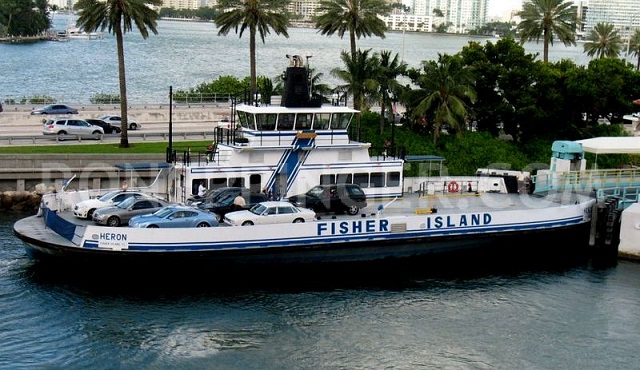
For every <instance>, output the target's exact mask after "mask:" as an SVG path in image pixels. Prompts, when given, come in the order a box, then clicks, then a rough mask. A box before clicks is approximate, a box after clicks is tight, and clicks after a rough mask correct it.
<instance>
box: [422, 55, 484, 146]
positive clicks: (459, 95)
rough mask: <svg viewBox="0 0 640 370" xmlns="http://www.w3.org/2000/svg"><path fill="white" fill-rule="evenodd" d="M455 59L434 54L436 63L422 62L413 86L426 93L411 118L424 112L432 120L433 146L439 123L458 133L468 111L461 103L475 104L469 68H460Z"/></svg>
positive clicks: (436, 138) (439, 127) (440, 126)
mask: <svg viewBox="0 0 640 370" xmlns="http://www.w3.org/2000/svg"><path fill="white" fill-rule="evenodd" d="M454 58H455V57H452V56H448V55H444V56H443V55H442V54H438V61H437V62H435V61H432V60H431V61H423V62H422V65H423V69H424V73H422V74H421V75H420V76H418V78H417V81H416V82H417V83H418V85H419V86H420V87H422V88H423V89H424V91H425V92H426V96H424V97H423V98H421V99H420V102H419V103H418V105H417V106H416V108H415V109H414V112H413V117H414V118H419V117H421V116H423V115H425V114H427V113H429V114H430V115H431V116H433V117H434V125H433V144H434V145H435V144H436V142H437V140H438V136H439V135H440V129H441V128H442V125H443V124H445V123H446V124H447V125H449V126H450V127H451V128H452V129H454V130H456V132H458V133H460V132H462V130H461V129H462V127H464V122H465V119H466V118H467V116H468V115H469V111H470V108H469V107H468V105H467V103H466V102H465V100H467V101H469V102H470V103H473V102H475V100H476V93H475V90H474V88H473V84H474V83H475V80H474V77H473V73H472V70H471V67H469V66H463V65H462V63H458V62H457V61H456V60H454Z"/></svg>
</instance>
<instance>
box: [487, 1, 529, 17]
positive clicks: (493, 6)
mask: <svg viewBox="0 0 640 370" xmlns="http://www.w3.org/2000/svg"><path fill="white" fill-rule="evenodd" d="M514 9H515V10H521V9H522V0H489V12H488V13H489V16H490V17H492V16H504V15H509V13H510V12H511V11H512V10H514Z"/></svg>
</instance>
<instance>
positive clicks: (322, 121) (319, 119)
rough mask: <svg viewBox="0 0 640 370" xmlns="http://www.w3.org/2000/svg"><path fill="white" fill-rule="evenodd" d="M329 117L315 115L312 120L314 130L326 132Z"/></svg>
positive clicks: (327, 114)
mask: <svg viewBox="0 0 640 370" xmlns="http://www.w3.org/2000/svg"><path fill="white" fill-rule="evenodd" d="M330 120H331V115H330V114H329V113H316V115H315V117H314V119H313V129H314V130H328V129H329V121H330Z"/></svg>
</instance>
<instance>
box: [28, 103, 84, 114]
mask: <svg viewBox="0 0 640 370" xmlns="http://www.w3.org/2000/svg"><path fill="white" fill-rule="evenodd" d="M31 114H78V110H77V109H76V108H73V107H70V106H68V105H66V104H49V105H46V106H44V107H42V108H37V109H33V110H31Z"/></svg>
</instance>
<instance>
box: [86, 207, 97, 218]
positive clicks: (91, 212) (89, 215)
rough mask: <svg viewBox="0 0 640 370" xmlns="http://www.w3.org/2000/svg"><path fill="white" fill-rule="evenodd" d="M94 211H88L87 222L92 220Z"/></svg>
mask: <svg viewBox="0 0 640 370" xmlns="http://www.w3.org/2000/svg"><path fill="white" fill-rule="evenodd" d="M95 211H96V209H95V208H93V209H90V210H88V211H87V219H88V220H91V219H92V218H93V212H95Z"/></svg>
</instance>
